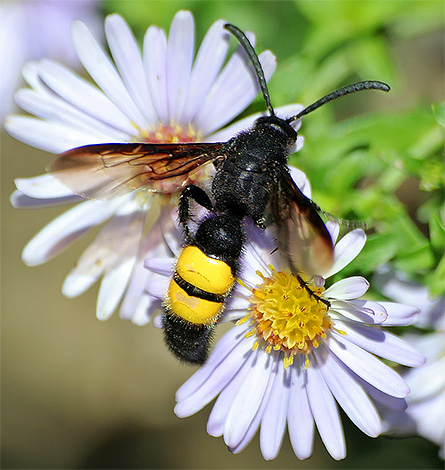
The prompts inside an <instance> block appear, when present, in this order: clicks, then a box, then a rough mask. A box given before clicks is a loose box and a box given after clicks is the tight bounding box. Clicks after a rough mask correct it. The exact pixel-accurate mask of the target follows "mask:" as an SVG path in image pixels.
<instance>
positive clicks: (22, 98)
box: [16, 89, 130, 142]
mask: <svg viewBox="0 0 445 470" xmlns="http://www.w3.org/2000/svg"><path fill="white" fill-rule="evenodd" d="M16 101H17V104H18V105H19V106H20V107H21V108H23V109H24V110H25V111H29V112H30V113H33V114H34V115H36V116H38V117H41V118H44V119H46V120H48V121H57V122H60V123H63V124H65V125H68V126H70V127H72V128H73V129H77V130H79V131H81V132H85V133H90V134H91V137H92V138H94V139H97V140H100V141H102V142H121V141H126V140H127V141H128V140H129V139H130V136H129V135H128V134H125V133H123V132H119V131H117V130H116V129H113V128H111V127H110V126H108V125H105V124H103V123H101V122H99V121H97V119H95V118H93V117H91V116H88V115H87V114H85V113H84V112H83V111H80V110H79V109H77V108H74V107H73V106H72V105H71V104H69V103H67V102H66V101H64V100H62V99H60V98H59V97H57V96H55V95H49V94H47V95H43V94H42V93H36V92H35V91H33V90H29V89H22V90H19V91H18V92H17V93H16Z"/></svg>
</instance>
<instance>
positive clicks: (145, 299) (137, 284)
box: [119, 224, 168, 325]
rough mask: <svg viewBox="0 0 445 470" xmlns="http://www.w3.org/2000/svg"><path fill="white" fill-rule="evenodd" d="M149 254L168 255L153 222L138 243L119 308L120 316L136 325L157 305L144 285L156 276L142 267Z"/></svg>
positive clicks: (151, 312) (144, 322) (158, 227)
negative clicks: (136, 253)
mask: <svg viewBox="0 0 445 470" xmlns="http://www.w3.org/2000/svg"><path fill="white" fill-rule="evenodd" d="M151 255H153V256H162V255H163V256H164V257H167V256H168V250H167V247H166V246H165V244H164V243H163V234H162V230H161V226H160V224H154V225H153V226H152V227H151V229H150V230H149V232H148V234H147V235H146V236H145V237H144V238H143V239H142V240H141V242H140V244H139V252H138V255H137V260H136V263H135V267H134V271H133V274H132V277H131V280H130V283H129V284H128V288H127V292H126V294H125V297H124V299H123V301H122V305H121V308H120V313H119V314H120V317H121V318H123V319H124V320H131V321H132V322H133V323H135V324H136V325H145V324H146V323H147V322H148V321H149V320H150V318H151V317H152V316H153V314H154V312H155V310H156V309H157V308H158V307H159V302H158V301H156V300H155V299H153V298H152V297H151V296H150V295H148V292H146V286H147V285H148V284H151V282H152V281H153V280H155V279H156V278H157V276H156V274H154V273H152V272H150V271H148V270H147V269H146V268H145V267H144V260H145V259H146V258H147V256H151ZM164 292H165V291H164Z"/></svg>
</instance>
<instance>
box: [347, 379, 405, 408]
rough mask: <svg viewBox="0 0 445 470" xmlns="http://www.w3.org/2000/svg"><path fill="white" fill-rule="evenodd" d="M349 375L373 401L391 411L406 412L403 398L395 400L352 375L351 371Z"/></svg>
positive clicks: (395, 398)
mask: <svg viewBox="0 0 445 470" xmlns="http://www.w3.org/2000/svg"><path fill="white" fill-rule="evenodd" d="M351 374H353V376H354V377H355V380H356V381H357V382H358V383H359V384H360V385H361V386H362V387H363V388H364V390H365V391H366V393H367V394H368V395H369V396H370V397H371V398H372V399H373V400H375V401H377V402H379V403H381V404H382V405H383V406H385V407H386V408H390V409H392V410H397V411H404V410H406V408H407V406H408V403H407V402H406V399H405V398H397V397H393V396H391V395H388V394H387V393H384V392H382V391H381V390H379V389H378V388H376V387H374V386H372V385H371V384H370V383H368V382H366V381H365V380H363V379H362V378H361V377H360V376H358V375H357V374H354V372H353V371H351Z"/></svg>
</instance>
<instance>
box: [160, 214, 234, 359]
mask: <svg viewBox="0 0 445 470" xmlns="http://www.w3.org/2000/svg"><path fill="white" fill-rule="evenodd" d="M242 243H243V232H242V229H241V223H240V221H239V220H238V219H236V218H233V217H231V216H228V215H226V214H218V215H213V216H211V217H209V218H208V219H206V220H204V221H203V222H202V223H201V225H200V226H199V228H198V231H197V233H196V235H195V239H194V241H190V244H189V245H187V246H185V247H184V248H183V250H182V251H181V253H180V255H179V257H178V259H177V261H176V266H175V270H174V275H173V277H172V279H171V281H170V285H169V287H168V289H167V293H166V297H165V301H164V308H165V312H164V316H163V323H164V334H165V340H166V342H167V345H168V346H169V347H170V349H171V350H172V352H173V353H174V354H175V355H176V356H177V357H178V358H179V359H181V360H183V361H186V362H190V363H195V364H202V363H204V362H205V360H206V359H207V354H208V348H209V344H210V340H211V336H212V330H213V327H214V325H215V324H216V323H217V322H218V320H219V318H220V317H221V314H222V312H223V308H224V303H225V301H226V299H227V297H228V296H229V295H230V293H231V292H232V289H233V286H234V283H235V278H236V271H237V267H238V259H239V257H240V254H241V247H242Z"/></svg>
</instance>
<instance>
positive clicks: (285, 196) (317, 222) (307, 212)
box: [271, 170, 334, 278]
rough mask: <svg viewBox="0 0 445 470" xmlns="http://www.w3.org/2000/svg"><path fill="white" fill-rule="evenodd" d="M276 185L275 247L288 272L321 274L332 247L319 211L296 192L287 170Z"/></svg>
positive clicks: (273, 202) (273, 206)
mask: <svg viewBox="0 0 445 470" xmlns="http://www.w3.org/2000/svg"><path fill="white" fill-rule="evenodd" d="M277 185H278V188H277V191H274V192H273V196H272V200H271V210H272V215H273V218H274V222H275V224H276V226H277V242H278V248H279V250H280V252H281V253H282V255H283V256H284V257H285V259H286V260H287V262H288V264H289V268H290V269H291V271H293V272H295V273H298V274H304V275H305V276H307V277H309V278H310V277H312V276H313V275H316V274H319V275H322V274H323V273H324V272H326V271H327V270H328V269H329V268H330V267H331V266H332V263H333V259H334V247H333V244H332V239H331V236H330V234H329V232H328V230H327V228H326V226H325V224H324V222H323V220H322V218H321V217H320V215H319V213H318V211H319V209H318V207H317V206H316V204H315V203H314V202H312V200H311V199H309V198H308V197H306V196H305V195H304V194H303V193H302V192H301V191H300V189H299V188H298V186H297V185H296V184H295V183H294V181H293V180H292V178H291V176H290V174H289V173H288V171H287V170H284V171H283V174H282V177H281V178H279V181H278V183H277Z"/></svg>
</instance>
